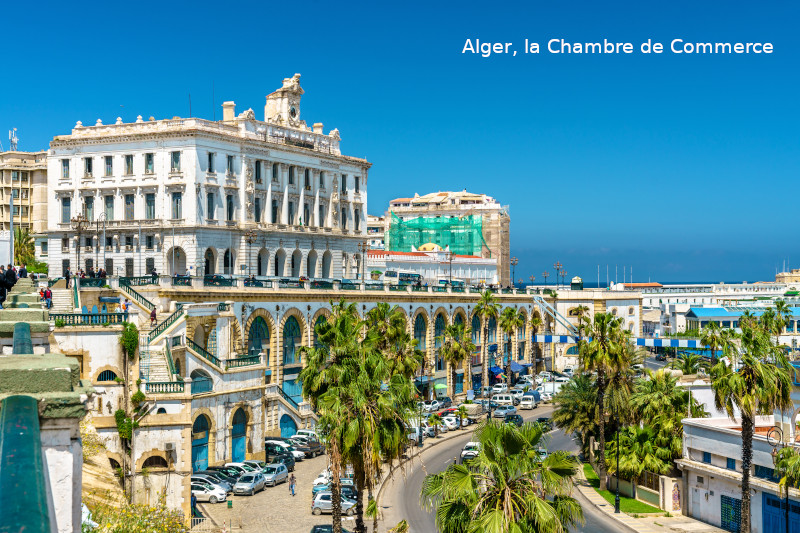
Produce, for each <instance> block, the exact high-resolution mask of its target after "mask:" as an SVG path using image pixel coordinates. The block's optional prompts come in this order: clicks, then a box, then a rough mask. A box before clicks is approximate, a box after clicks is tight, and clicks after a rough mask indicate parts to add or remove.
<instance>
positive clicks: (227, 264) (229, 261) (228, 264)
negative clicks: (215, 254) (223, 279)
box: [223, 249, 233, 274]
mask: <svg viewBox="0 0 800 533" xmlns="http://www.w3.org/2000/svg"><path fill="white" fill-rule="evenodd" d="M223 268H224V271H225V274H233V254H232V253H231V251H230V249H228V250H225V256H224V258H223Z"/></svg>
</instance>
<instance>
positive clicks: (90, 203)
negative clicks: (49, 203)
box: [14, 191, 94, 222]
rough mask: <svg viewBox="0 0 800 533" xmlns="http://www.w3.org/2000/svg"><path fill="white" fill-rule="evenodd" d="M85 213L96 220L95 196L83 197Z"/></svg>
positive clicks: (88, 217)
mask: <svg viewBox="0 0 800 533" xmlns="http://www.w3.org/2000/svg"><path fill="white" fill-rule="evenodd" d="M14 192H16V191H14ZM83 215H84V216H85V217H86V218H87V219H88V220H89V221H90V222H91V221H92V220H94V196H87V197H86V198H84V199H83Z"/></svg>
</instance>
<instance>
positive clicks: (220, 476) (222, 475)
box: [193, 467, 239, 490]
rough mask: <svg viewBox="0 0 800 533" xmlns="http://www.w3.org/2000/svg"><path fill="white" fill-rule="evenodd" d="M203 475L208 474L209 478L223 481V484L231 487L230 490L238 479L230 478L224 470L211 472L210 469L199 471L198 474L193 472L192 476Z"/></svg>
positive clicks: (235, 477) (236, 477)
mask: <svg viewBox="0 0 800 533" xmlns="http://www.w3.org/2000/svg"><path fill="white" fill-rule="evenodd" d="M223 468H224V467H223ZM203 474H208V475H210V476H213V477H216V478H217V479H219V480H220V481H224V482H225V483H227V484H229V485H230V486H231V490H233V485H234V483H236V481H237V480H238V479H239V477H238V476H232V475H230V474H228V472H227V471H226V470H211V468H209V469H208V470H200V471H199V472H195V473H194V474H193V475H195V476H198V475H203Z"/></svg>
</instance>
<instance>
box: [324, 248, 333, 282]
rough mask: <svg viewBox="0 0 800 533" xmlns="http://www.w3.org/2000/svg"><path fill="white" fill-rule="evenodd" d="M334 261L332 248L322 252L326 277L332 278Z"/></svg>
mask: <svg viewBox="0 0 800 533" xmlns="http://www.w3.org/2000/svg"><path fill="white" fill-rule="evenodd" d="M332 261H333V254H331V252H330V250H326V251H325V253H324V254H322V277H323V278H326V279H330V277H331V262H332Z"/></svg>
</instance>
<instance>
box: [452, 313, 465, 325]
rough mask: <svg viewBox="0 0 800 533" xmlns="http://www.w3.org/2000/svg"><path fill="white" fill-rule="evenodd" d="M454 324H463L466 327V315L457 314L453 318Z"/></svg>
mask: <svg viewBox="0 0 800 533" xmlns="http://www.w3.org/2000/svg"><path fill="white" fill-rule="evenodd" d="M453 324H455V325H458V324H461V325H462V326H463V325H464V315H462V314H461V313H456V316H454V317H453Z"/></svg>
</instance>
